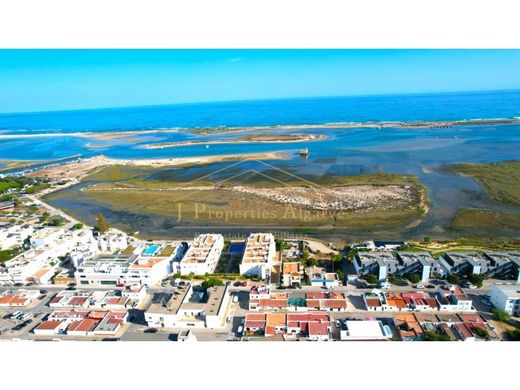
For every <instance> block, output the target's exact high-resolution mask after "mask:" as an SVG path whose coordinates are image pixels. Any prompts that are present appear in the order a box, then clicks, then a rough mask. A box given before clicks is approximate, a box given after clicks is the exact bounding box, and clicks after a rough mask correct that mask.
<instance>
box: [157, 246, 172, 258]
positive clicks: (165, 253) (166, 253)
mask: <svg viewBox="0 0 520 390" xmlns="http://www.w3.org/2000/svg"><path fill="white" fill-rule="evenodd" d="M173 250H174V248H173V246H171V245H169V244H168V245H166V246H165V247H164V249H163V250H162V252H161V253H160V254H159V257H168V256H171V255H172V254H173Z"/></svg>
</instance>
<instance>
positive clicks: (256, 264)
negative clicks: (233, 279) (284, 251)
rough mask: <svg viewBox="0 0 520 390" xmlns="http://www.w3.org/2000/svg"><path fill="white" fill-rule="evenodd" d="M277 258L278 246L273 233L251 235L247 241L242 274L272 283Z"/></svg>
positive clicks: (241, 265) (241, 267) (241, 268)
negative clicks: (273, 267)
mask: <svg viewBox="0 0 520 390" xmlns="http://www.w3.org/2000/svg"><path fill="white" fill-rule="evenodd" d="M275 257H276V244H275V241H274V236H273V235H272V234H271V233H253V234H250V235H249V237H248V238H247V240H246V247H245V249H244V255H243V257H242V263H241V264H240V274H241V275H248V276H256V277H258V278H261V279H264V280H266V281H267V282H268V283H270V281H271V270H272V266H273V265H274V264H275V262H276V261H275Z"/></svg>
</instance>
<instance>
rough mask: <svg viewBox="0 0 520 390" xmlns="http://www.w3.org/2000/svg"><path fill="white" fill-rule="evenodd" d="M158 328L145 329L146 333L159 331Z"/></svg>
mask: <svg viewBox="0 0 520 390" xmlns="http://www.w3.org/2000/svg"><path fill="white" fill-rule="evenodd" d="M157 331H158V329H157V328H147V329H145V330H144V333H157Z"/></svg>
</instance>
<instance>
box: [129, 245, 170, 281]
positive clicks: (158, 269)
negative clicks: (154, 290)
mask: <svg viewBox="0 0 520 390" xmlns="http://www.w3.org/2000/svg"><path fill="white" fill-rule="evenodd" d="M179 248H180V246H179V245H175V244H168V245H160V244H152V245H148V246H147V247H146V248H144V250H143V251H142V253H141V254H140V255H139V256H138V257H137V258H136V259H135V260H134V262H133V263H132V264H131V265H130V266H129V267H128V273H127V274H126V280H125V282H126V283H127V284H144V285H147V286H151V285H153V284H156V283H158V282H160V281H161V280H162V279H163V278H165V277H166V276H168V275H169V274H171V273H172V272H173V268H172V263H173V261H174V260H175V259H177V258H178V257H179Z"/></svg>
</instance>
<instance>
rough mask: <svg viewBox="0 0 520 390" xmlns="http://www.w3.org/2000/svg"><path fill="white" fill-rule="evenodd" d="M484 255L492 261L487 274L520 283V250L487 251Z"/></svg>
mask: <svg viewBox="0 0 520 390" xmlns="http://www.w3.org/2000/svg"><path fill="white" fill-rule="evenodd" d="M484 257H486V258H487V259H489V260H490V261H491V267H490V270H489V271H488V273H487V276H489V277H491V278H499V279H506V280H513V281H515V282H516V283H520V252H509V253H507V252H486V253H484Z"/></svg>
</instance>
